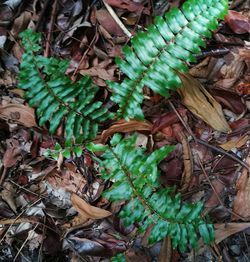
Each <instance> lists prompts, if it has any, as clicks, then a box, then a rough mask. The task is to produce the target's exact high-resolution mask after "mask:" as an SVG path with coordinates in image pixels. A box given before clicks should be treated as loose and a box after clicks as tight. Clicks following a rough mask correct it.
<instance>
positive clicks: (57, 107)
mask: <svg viewBox="0 0 250 262" xmlns="http://www.w3.org/2000/svg"><path fill="white" fill-rule="evenodd" d="M20 36H21V38H22V44H23V47H24V49H25V52H24V54H23V57H22V63H21V66H20V74H19V85H18V87H19V88H22V89H24V90H25V91H26V92H25V97H26V98H27V99H28V101H29V104H30V106H35V107H37V110H36V113H37V116H38V117H39V119H40V120H39V125H41V126H42V125H44V124H45V123H46V122H47V121H49V122H50V128H49V131H50V132H51V133H55V131H56V130H57V128H58V127H59V126H60V124H61V123H62V122H64V123H65V137H66V142H67V143H68V144H70V143H71V141H72V140H73V141H74V142H75V143H79V144H80V143H82V141H84V140H89V139H93V138H94V137H95V136H96V134H97V131H98V124H99V123H101V122H103V121H105V120H106V119H108V118H111V117H112V114H111V113H109V112H108V110H107V109H106V108H104V107H103V106H102V102H95V103H94V98H95V95H96V92H97V91H98V87H97V86H95V85H93V83H92V82H91V79H90V78H89V77H86V76H85V77H82V78H81V79H80V80H79V81H77V82H75V83H72V82H71V80H70V78H69V77H68V76H66V75H65V71H66V69H67V67H68V65H69V62H68V61H66V60H60V59H56V58H52V57H51V58H46V57H43V56H41V55H38V54H37V53H38V52H39V51H41V47H40V46H39V41H40V38H41V35H40V34H39V33H34V32H32V31H31V30H26V31H24V32H22V33H21V35H20Z"/></svg>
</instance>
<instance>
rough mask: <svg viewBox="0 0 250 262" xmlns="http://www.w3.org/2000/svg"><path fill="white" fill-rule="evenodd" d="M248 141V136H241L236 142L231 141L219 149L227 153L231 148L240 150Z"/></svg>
mask: <svg viewBox="0 0 250 262" xmlns="http://www.w3.org/2000/svg"><path fill="white" fill-rule="evenodd" d="M248 139H249V137H248V135H247V134H245V135H244V136H241V137H239V138H238V139H236V140H235V139H232V140H230V141H228V142H226V143H224V144H221V145H220V147H222V148H223V149H224V150H226V151H229V150H231V149H233V148H240V147H242V146H244V145H245V144H246V143H247V141H248Z"/></svg>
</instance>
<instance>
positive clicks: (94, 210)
mask: <svg viewBox="0 0 250 262" xmlns="http://www.w3.org/2000/svg"><path fill="white" fill-rule="evenodd" d="M71 202H72V205H73V207H74V208H75V209H76V210H77V212H78V213H79V214H80V215H81V216H82V217H83V218H86V219H101V218H105V217H108V216H111V215H112V213H111V212H109V211H108V210H105V209H101V208H99V207H95V206H91V205H90V204H88V203H87V202H86V201H84V200H83V199H82V198H80V197H79V196H78V195H76V194H75V193H72V194H71Z"/></svg>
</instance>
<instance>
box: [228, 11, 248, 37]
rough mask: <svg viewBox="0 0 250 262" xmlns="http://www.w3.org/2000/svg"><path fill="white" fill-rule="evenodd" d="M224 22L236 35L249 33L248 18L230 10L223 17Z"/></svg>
mask: <svg viewBox="0 0 250 262" xmlns="http://www.w3.org/2000/svg"><path fill="white" fill-rule="evenodd" d="M225 21H226V23H227V24H228V25H229V27H230V28H231V29H232V31H233V32H234V33H236V34H245V33H250V22H249V20H248V18H247V17H246V16H244V15H242V14H241V13H239V12H237V11H233V10H230V11H229V12H228V15H227V16H226V17H225Z"/></svg>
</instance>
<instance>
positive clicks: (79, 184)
mask: <svg viewBox="0 0 250 262" xmlns="http://www.w3.org/2000/svg"><path fill="white" fill-rule="evenodd" d="M47 182H48V183H49V184H50V185H51V186H52V187H53V188H56V189H59V188H62V189H64V190H65V191H69V192H74V193H78V192H79V193H80V192H83V190H84V187H85V185H86V183H87V182H86V180H85V179H84V177H83V176H82V175H81V174H79V173H77V172H73V171H71V170H69V169H63V170H62V171H61V172H59V171H56V170H55V171H54V172H53V173H52V174H50V176H49V177H48V178H47Z"/></svg>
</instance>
